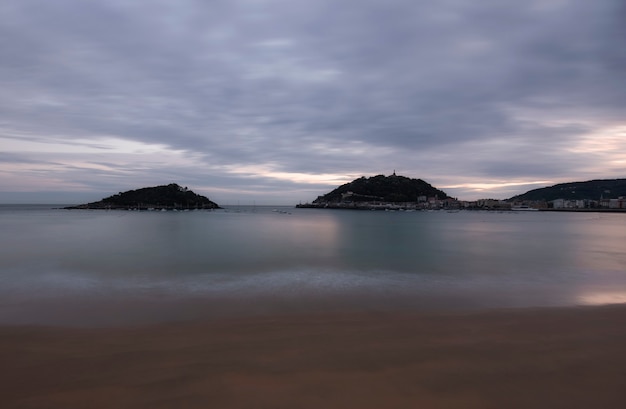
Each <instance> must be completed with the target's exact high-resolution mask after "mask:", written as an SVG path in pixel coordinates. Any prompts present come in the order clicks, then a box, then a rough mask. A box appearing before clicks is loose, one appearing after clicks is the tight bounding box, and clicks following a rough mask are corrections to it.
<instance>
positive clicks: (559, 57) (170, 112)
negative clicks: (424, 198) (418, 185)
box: [0, 0, 626, 205]
mask: <svg viewBox="0 0 626 409" xmlns="http://www.w3.org/2000/svg"><path fill="white" fill-rule="evenodd" d="M624 44H626V2H625V1H624V0H594V1H589V0H525V1H518V0H515V1H508V0H481V1H474V0H438V1H426V0H423V1H422V0H377V1H374V0H341V1H337V0H223V1H222V0H198V1H194V0H177V1H170V0H163V1H159V0H151V1H147V0H133V1H130V0H129V1H122V0H107V1H101V0H98V1H90V0H55V1H50V0H3V1H2V2H0V50H2V52H1V55H2V56H1V58H0V87H1V90H2V91H1V92H0V203H26V202H28V203H84V202H88V201H96V200H99V199H101V198H103V197H105V196H109V195H111V194H114V193H117V192H120V191H126V190H130V189H137V188H140V187H146V186H156V185H163V184H169V183H178V184H180V185H182V186H187V187H189V189H191V190H193V191H194V192H196V193H199V194H203V195H205V196H208V197H209V198H210V199H211V200H214V201H216V202H217V203H219V204H236V203H239V204H242V205H243V204H257V205H262V204H297V203H299V202H303V203H304V202H308V201H312V200H314V199H315V198H316V197H317V196H319V195H322V194H325V193H327V192H329V191H330V190H332V189H334V188H335V187H337V186H339V185H341V184H343V183H347V182H349V181H351V180H353V179H355V178H358V177H361V176H368V177H369V176H374V175H378V174H385V175H389V174H391V173H393V172H394V171H395V172H396V173H397V174H398V175H403V176H407V177H411V178H420V179H423V180H425V181H426V182H428V183H430V184H432V185H433V186H435V187H437V188H439V189H442V190H444V191H445V192H446V193H448V194H449V195H451V196H454V197H458V198H459V199H462V200H474V199H478V198H498V199H505V198H508V197H511V196H513V195H515V194H519V193H523V192H525V191H527V190H530V189H534V188H538V187H544V186H549V185H553V184H556V183H561V182H571V181H584V180H591V179H603V178H624V177H626V47H625V46H624Z"/></svg>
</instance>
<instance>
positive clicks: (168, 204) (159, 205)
mask: <svg viewBox="0 0 626 409" xmlns="http://www.w3.org/2000/svg"><path fill="white" fill-rule="evenodd" d="M219 208H220V207H219V206H218V205H217V203H215V202H212V201H211V200H209V199H208V198H207V197H205V196H201V195H198V194H195V193H194V192H192V191H191V190H189V189H188V188H187V187H182V186H179V185H178V184H176V183H170V184H169V185H162V186H154V187H144V188H141V189H137V190H129V191H127V192H120V193H118V194H115V195H113V196H109V197H107V198H104V199H102V200H100V201H98V202H92V203H87V204H82V205H78V206H71V207H68V208H67V209H122V210H131V209H136V210H148V209H154V210H185V209H219Z"/></svg>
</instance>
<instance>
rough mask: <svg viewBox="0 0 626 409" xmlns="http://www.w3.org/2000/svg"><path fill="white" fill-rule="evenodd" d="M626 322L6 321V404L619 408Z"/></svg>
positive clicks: (349, 316)
mask: <svg viewBox="0 0 626 409" xmlns="http://www.w3.org/2000/svg"><path fill="white" fill-rule="evenodd" d="M625 323H626V304H616V305H606V306H585V307H550V308H520V309H492V310H482V311H469V312H468V311H458V312H409V311H385V312H354V311H352V312H346V311H335V312H329V311H323V312H313V313H297V314H271V315H261V316H247V317H246V316H238V317H231V318H225V317H222V318H210V319H202V320H197V321H188V322H173V323H172V322H170V323H162V324H148V325H136V326H132V325H128V326H109V327H99V328H68V327H46V326H20V325H2V326H0V346H1V348H0V360H1V361H2V362H3V369H4V370H3V371H0V385H1V386H0V406H2V407H7V408H8V407H20V408H39V407H64V408H81V407H92V408H108V407H125V408H147V407H150V408H167V407H173V406H181V407H188V408H196V407H197V408H201V407H220V408H246V407H273V408H293V407H298V408H319V407H325V408H345V407H358V408H381V407H432V408H497V407H507V408H537V407H568V408H588V407H595V408H612V407H620V406H621V404H622V403H623V391H622V388H623V385H624V383H625V382H626V373H625V372H624V370H623V368H624V367H625V365H626V354H623V351H624V345H626V325H624V324H625ZM420 405H421V406H420Z"/></svg>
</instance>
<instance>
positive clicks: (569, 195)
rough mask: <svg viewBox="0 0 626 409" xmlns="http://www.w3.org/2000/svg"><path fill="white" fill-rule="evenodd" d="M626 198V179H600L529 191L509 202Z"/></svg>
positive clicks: (560, 184)
mask: <svg viewBox="0 0 626 409" xmlns="http://www.w3.org/2000/svg"><path fill="white" fill-rule="evenodd" d="M620 196H626V179H598V180H589V181H586V182H569V183H559V184H558V185H554V186H548V187H542V188H539V189H533V190H529V191H528V192H526V193H523V194H521V195H517V196H513V197H512V198H510V199H507V201H510V202H521V201H541V200H543V201H552V200H557V199H564V200H600V199H601V198H605V199H607V198H618V197H620Z"/></svg>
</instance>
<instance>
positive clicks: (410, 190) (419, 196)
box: [313, 173, 449, 205]
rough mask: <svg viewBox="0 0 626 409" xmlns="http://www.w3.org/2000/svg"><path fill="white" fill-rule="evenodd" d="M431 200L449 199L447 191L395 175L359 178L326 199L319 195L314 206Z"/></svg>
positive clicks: (331, 193) (326, 196)
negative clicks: (435, 198)
mask: <svg viewBox="0 0 626 409" xmlns="http://www.w3.org/2000/svg"><path fill="white" fill-rule="evenodd" d="M428 197H437V198H438V199H439V200H443V199H447V198H449V196H448V195H447V194H446V193H445V192H443V191H441V190H439V189H436V188H434V187H433V186H431V185H430V184H428V183H426V182H424V181H423V180H421V179H410V178H407V177H404V176H396V174H395V173H394V174H393V175H391V176H384V175H378V176H373V177H370V178H366V177H365V176H363V177H360V178H359V179H355V180H353V181H352V182H350V183H346V184H345V185H341V186H339V187H338V188H336V189H335V190H333V191H331V192H329V193H327V194H325V195H323V196H319V197H318V198H317V199H315V200H314V201H313V204H317V205H320V204H332V203H340V202H386V203H406V202H418V201H420V200H425V198H428Z"/></svg>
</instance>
